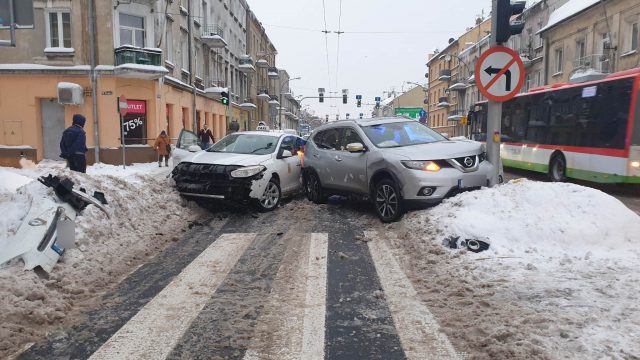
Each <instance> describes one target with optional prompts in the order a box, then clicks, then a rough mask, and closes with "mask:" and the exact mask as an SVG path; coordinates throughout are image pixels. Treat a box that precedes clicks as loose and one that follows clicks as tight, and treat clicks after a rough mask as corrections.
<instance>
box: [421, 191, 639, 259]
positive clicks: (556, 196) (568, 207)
mask: <svg viewBox="0 0 640 360" xmlns="http://www.w3.org/2000/svg"><path fill="white" fill-rule="evenodd" d="M410 221H411V222H412V223H413V224H414V225H415V226H418V227H419V226H420V224H421V223H426V222H430V223H432V224H435V225H436V226H437V227H438V228H439V229H441V230H442V233H441V235H440V236H439V238H438V239H437V240H438V241H440V240H442V239H444V238H445V237H448V236H451V235H453V236H460V237H461V238H463V239H468V238H475V239H482V238H489V240H490V241H491V247H490V250H489V253H493V254H495V255H501V256H522V257H528V256H529V254H538V255H540V256H547V257H557V256H565V255H568V256H585V255H587V254H589V253H590V254H589V256H608V257H610V256H619V257H625V256H638V250H637V248H638V244H639V242H640V217H639V216H638V215H637V214H635V213H634V212H633V211H631V210H629V209H628V208H627V207H626V206H625V205H624V204H622V203H621V202H620V201H619V200H617V199H615V198H614V197H612V196H609V195H607V194H605V193H603V192H601V191H599V190H595V189H592V188H587V187H583V186H578V185H574V184H565V183H542V182H535V181H529V180H524V179H519V180H514V181H511V182H509V183H507V184H505V185H502V186H498V187H494V188H491V189H483V190H479V191H473V192H467V193H463V194H460V195H458V196H456V197H454V198H451V199H448V200H445V201H444V202H443V203H442V204H441V205H439V206H437V207H435V208H433V209H431V210H429V211H426V212H421V213H419V215H417V216H415V217H413V219H412V220H410Z"/></svg>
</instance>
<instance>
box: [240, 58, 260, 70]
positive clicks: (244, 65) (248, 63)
mask: <svg viewBox="0 0 640 360" xmlns="http://www.w3.org/2000/svg"><path fill="white" fill-rule="evenodd" d="M238 70H240V71H241V72H243V73H254V72H256V68H254V67H253V59H252V58H251V56H249V55H242V56H241V57H240V60H239V61H238Z"/></svg>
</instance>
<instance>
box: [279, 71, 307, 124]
mask: <svg viewBox="0 0 640 360" xmlns="http://www.w3.org/2000/svg"><path fill="white" fill-rule="evenodd" d="M300 79H302V77H300V76H298V77H294V78H290V79H289V80H288V81H287V82H283V83H282V84H280V97H279V98H278V99H279V100H280V101H282V90H284V85H285V84H289V82H291V81H293V80H300ZM278 128H279V129H280V130H282V103H280V111H279V113H278Z"/></svg>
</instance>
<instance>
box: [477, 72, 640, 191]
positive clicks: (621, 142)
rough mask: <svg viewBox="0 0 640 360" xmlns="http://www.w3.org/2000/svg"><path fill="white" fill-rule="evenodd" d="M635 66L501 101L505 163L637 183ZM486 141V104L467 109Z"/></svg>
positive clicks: (639, 141) (559, 177) (555, 176)
mask: <svg viewBox="0 0 640 360" xmlns="http://www.w3.org/2000/svg"><path fill="white" fill-rule="evenodd" d="M639 88H640V68H638V69H632V70H628V71H623V72H618V73H613V74H610V75H607V76H606V77H603V78H602V79H600V80H596V81H589V82H583V83H570V84H566V83H563V84H553V85H547V86H543V87H538V88H533V89H531V90H529V91H528V92H526V93H523V94H519V95H517V96H516V97H514V98H513V99H511V100H509V101H507V102H504V103H503V105H502V130H501V132H502V135H501V145H500V154H501V157H502V163H503V165H504V166H506V167H513V168H519V169H525V170H532V171H537V172H541V173H546V174H548V175H549V177H550V178H551V179H552V180H554V181H563V180H565V179H567V178H573V179H580V180H587V181H593V182H600V183H636V184H638V183H640V106H638V102H640V91H639ZM469 115H470V118H471V134H472V138H474V139H475V140H478V141H485V140H486V129H487V102H486V101H485V102H479V103H477V104H476V105H475V106H474V108H473V109H472V110H471V112H470V114H469Z"/></svg>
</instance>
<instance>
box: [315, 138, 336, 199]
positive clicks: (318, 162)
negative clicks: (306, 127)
mask: <svg viewBox="0 0 640 360" xmlns="http://www.w3.org/2000/svg"><path fill="white" fill-rule="evenodd" d="M313 141H314V144H315V146H316V148H317V149H318V150H317V151H316V152H315V153H313V154H312V157H313V159H312V161H313V164H314V165H313V169H314V170H315V171H316V172H317V173H318V176H319V177H320V183H321V184H322V186H323V187H327V188H336V186H339V181H338V180H339V178H338V171H339V170H338V168H339V167H340V160H339V155H340V154H341V152H340V129H339V128H330V129H326V130H323V131H322V132H320V133H318V134H317V135H316V136H314V138H313Z"/></svg>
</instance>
